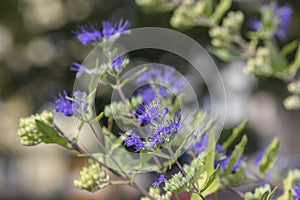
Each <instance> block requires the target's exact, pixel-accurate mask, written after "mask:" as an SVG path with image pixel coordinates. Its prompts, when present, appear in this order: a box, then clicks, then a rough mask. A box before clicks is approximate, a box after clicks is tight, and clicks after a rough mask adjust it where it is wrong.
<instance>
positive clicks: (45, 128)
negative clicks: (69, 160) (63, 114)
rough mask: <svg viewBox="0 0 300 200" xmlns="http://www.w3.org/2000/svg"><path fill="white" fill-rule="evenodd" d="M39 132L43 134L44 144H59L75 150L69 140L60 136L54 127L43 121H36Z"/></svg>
mask: <svg viewBox="0 0 300 200" xmlns="http://www.w3.org/2000/svg"><path fill="white" fill-rule="evenodd" d="M35 121H36V125H37V127H38V129H39V131H40V132H41V133H42V134H43V135H42V136H41V139H42V142H44V143H46V144H58V145H60V146H63V147H65V148H68V149H73V147H72V144H70V143H69V141H68V138H66V137H65V136H62V135H60V134H59V133H58V132H57V131H56V130H55V129H54V128H53V127H51V126H49V125H47V124H46V123H44V122H43V121H40V120H37V119H36V120H35Z"/></svg>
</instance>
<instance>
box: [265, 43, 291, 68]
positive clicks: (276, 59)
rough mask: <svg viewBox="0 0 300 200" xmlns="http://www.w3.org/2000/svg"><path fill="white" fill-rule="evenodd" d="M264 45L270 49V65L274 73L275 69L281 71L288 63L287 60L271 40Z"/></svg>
mask: <svg viewBox="0 0 300 200" xmlns="http://www.w3.org/2000/svg"><path fill="white" fill-rule="evenodd" d="M266 46H267V47H268V49H269V51H270V57H271V65H272V66H273V67H274V71H275V73H276V72H277V71H282V69H285V68H286V67H287V65H288V61H287V59H286V58H285V57H283V56H282V55H281V54H280V53H279V51H278V48H277V47H276V46H275V45H273V44H272V43H271V42H268V43H267V44H266Z"/></svg>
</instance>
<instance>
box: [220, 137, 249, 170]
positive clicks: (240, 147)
mask: <svg viewBox="0 0 300 200" xmlns="http://www.w3.org/2000/svg"><path fill="white" fill-rule="evenodd" d="M246 144H247V136H246V135H244V136H243V138H242V140H241V141H240V143H239V144H237V145H236V146H235V147H234V150H233V152H232V153H231V157H230V161H229V164H228V167H227V169H226V171H225V173H224V174H225V175H228V174H231V172H232V169H233V167H234V165H235V163H236V162H237V161H238V160H239V159H240V158H241V157H242V155H243V153H244V150H245V146H246Z"/></svg>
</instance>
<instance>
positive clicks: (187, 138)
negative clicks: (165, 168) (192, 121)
mask: <svg viewBox="0 0 300 200" xmlns="http://www.w3.org/2000/svg"><path fill="white" fill-rule="evenodd" d="M193 134H194V130H192V131H191V132H190V133H189V134H187V135H186V136H185V138H184V139H183V141H182V143H181V144H180V146H179V147H178V148H177V149H176V152H175V157H176V158H177V157H178V156H180V154H181V150H182V149H183V148H184V147H185V145H186V143H187V141H188V140H189V138H190V137H191V136H192V135H193Z"/></svg>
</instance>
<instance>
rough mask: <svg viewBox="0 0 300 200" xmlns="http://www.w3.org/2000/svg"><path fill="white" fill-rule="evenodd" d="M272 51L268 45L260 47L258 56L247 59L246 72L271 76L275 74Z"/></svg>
mask: <svg viewBox="0 0 300 200" xmlns="http://www.w3.org/2000/svg"><path fill="white" fill-rule="evenodd" d="M269 55H270V51H269V49H268V48H266V47H259V48H258V49H257V53H256V56H255V57H254V58H249V59H248V60H247V65H246V68H245V72H246V73H249V74H256V75H264V76H270V75H272V74H273V68H272V65H271V58H270V56H269Z"/></svg>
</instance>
